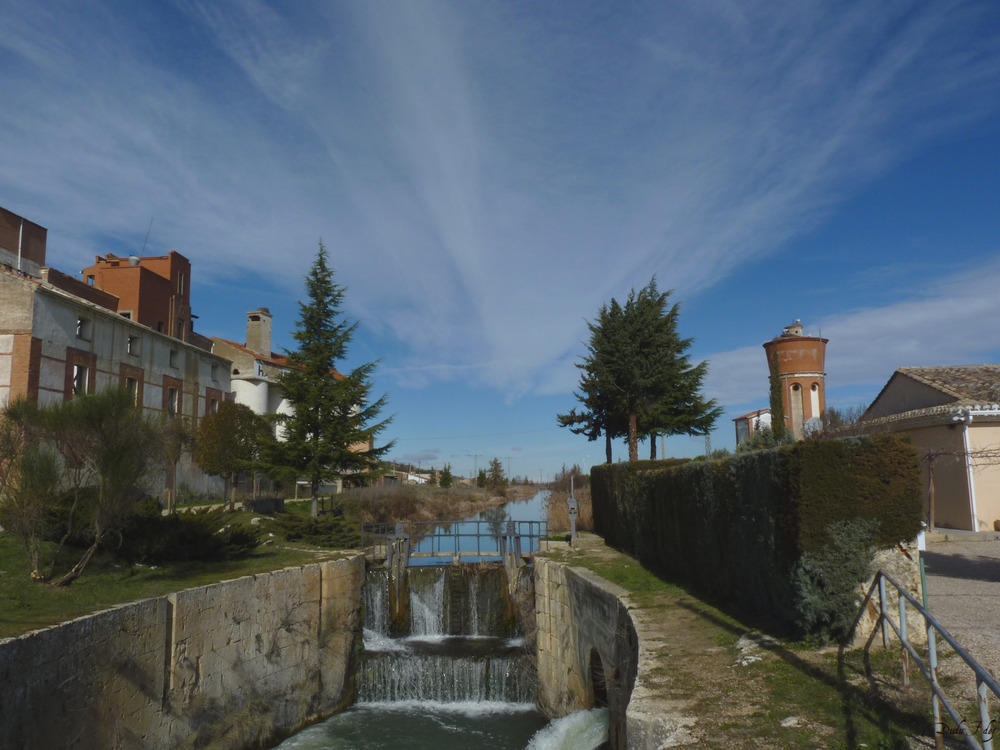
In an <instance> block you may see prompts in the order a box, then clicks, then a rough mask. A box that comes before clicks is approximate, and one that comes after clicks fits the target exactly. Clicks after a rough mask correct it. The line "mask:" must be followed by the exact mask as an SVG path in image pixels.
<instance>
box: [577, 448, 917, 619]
mask: <svg viewBox="0 0 1000 750" xmlns="http://www.w3.org/2000/svg"><path fill="white" fill-rule="evenodd" d="M591 496H592V498H593V506H594V524H595V528H596V529H597V531H598V533H600V534H602V535H603V536H604V537H605V539H606V540H607V542H608V543H609V544H611V545H613V546H615V547H618V548H620V549H623V550H625V551H628V552H630V553H631V554H633V555H635V556H636V557H638V558H639V559H640V560H641V561H643V562H644V563H647V564H649V565H652V566H655V567H657V568H659V569H661V570H663V571H664V572H666V573H669V574H670V575H673V576H675V577H677V578H678V579H680V580H683V581H685V582H688V583H690V584H691V585H693V586H695V587H696V588H698V589H700V590H702V591H704V592H706V593H709V594H712V595H716V596H718V597H720V598H724V599H727V600H729V601H732V602H734V603H735V604H737V605H738V606H740V607H741V608H743V609H747V610H750V611H752V612H757V613H761V614H765V615H768V616H772V617H775V618H777V620H778V621H779V622H781V623H784V624H786V625H788V626H791V627H796V628H798V629H800V630H801V623H803V622H804V621H808V620H809V618H808V617H803V615H802V613H801V612H800V611H799V610H800V609H801V607H802V606H803V605H802V599H803V594H802V591H801V590H800V589H801V585H799V586H798V588H797V587H796V586H794V585H793V575H795V571H796V569H797V566H799V564H800V561H801V560H802V557H803V554H805V553H809V554H810V557H811V559H824V558H823V556H822V554H821V553H822V551H823V550H825V549H826V548H827V547H828V546H829V545H830V544H831V538H832V537H831V529H832V528H837V526H836V524H838V523H843V522H850V521H854V520H857V519H862V520H864V519H870V520H872V521H873V522H877V523H873V524H872V525H871V526H872V528H874V529H876V531H875V532H874V533H875V535H876V536H875V545H876V546H878V547H881V548H885V547H890V546H894V545H895V544H896V543H897V542H900V541H908V540H911V539H913V538H915V537H916V535H917V533H918V532H919V530H920V522H921V518H922V504H921V486H920V475H919V471H918V464H917V453H916V450H915V449H914V448H913V446H912V445H911V444H910V443H909V442H908V441H905V440H904V439H902V438H899V437H896V436H892V435H886V436H878V437H872V438H854V439H850V440H807V441H801V442H798V443H795V444H793V445H788V446H782V447H779V448H773V449H771V450H763V451H754V452H750V453H742V454H736V455H734V456H732V457H730V458H725V459H722V460H717V461H677V460H675V461H672V462H666V461H656V462H651V461H646V462H636V463H623V464H604V465H601V466H595V467H593V469H592V470H591ZM817 555H820V557H819V558H816V556H817ZM800 582H801V581H800ZM813 619H815V618H813Z"/></svg>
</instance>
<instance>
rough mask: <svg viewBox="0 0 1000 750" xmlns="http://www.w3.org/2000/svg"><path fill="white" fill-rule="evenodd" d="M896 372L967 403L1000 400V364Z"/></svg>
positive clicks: (915, 368)
mask: <svg viewBox="0 0 1000 750" xmlns="http://www.w3.org/2000/svg"><path fill="white" fill-rule="evenodd" d="M896 372H898V373H900V374H902V375H906V376H907V377H910V378H912V379H913V380H916V381H917V382H918V383H923V384H924V385H927V386H930V387H931V388H934V389H936V390H938V391H941V392H942V393H945V394H947V395H949V396H951V397H953V398H954V399H956V401H958V402H961V403H962V404H963V405H980V404H995V403H998V402H1000V365H946V366H942V367H900V368H899V369H898V370H897V371H896Z"/></svg>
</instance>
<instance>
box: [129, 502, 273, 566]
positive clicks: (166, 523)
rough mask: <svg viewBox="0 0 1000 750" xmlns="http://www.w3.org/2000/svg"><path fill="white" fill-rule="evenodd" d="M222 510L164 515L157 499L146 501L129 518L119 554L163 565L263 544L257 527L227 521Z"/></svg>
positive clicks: (223, 556) (230, 555) (239, 553)
mask: <svg viewBox="0 0 1000 750" xmlns="http://www.w3.org/2000/svg"><path fill="white" fill-rule="evenodd" d="M224 518H225V514H223V512H222V511H221V510H211V511H203V512H191V513H176V514H174V515H170V516H163V515H161V513H160V509H159V505H158V504H157V503H152V502H150V503H145V504H143V505H141V506H140V507H139V508H137V509H136V510H135V511H134V512H133V513H131V514H129V516H128V518H127V519H126V520H125V522H124V524H123V526H122V530H121V534H120V537H119V543H118V545H117V546H115V547H114V548H113V550H112V551H113V552H114V554H115V555H117V556H118V557H120V558H121V559H122V560H124V561H126V562H129V563H144V564H147V565H162V564H164V563H168V562H186V561H192V560H199V561H202V562H214V561H219V560H236V559H240V558H243V557H246V556H247V555H248V554H250V553H251V551H253V550H254V549H255V548H256V547H257V546H258V545H259V544H260V536H261V535H260V532H259V531H258V530H257V529H256V528H255V527H248V526H237V525H225V526H224V525H223V524H224Z"/></svg>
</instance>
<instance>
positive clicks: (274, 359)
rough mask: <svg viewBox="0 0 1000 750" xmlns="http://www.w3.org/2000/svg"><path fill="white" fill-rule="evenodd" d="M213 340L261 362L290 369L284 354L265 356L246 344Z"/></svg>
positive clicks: (272, 353) (218, 339) (214, 338)
mask: <svg viewBox="0 0 1000 750" xmlns="http://www.w3.org/2000/svg"><path fill="white" fill-rule="evenodd" d="M212 340H213V341H221V342H222V343H224V344H228V345H229V346H231V347H233V349H236V350H237V351H241V352H243V353H244V354H248V355H249V356H251V357H253V358H254V359H259V360H260V361H261V362H269V363H270V364H272V365H275V366H276V367H288V357H286V356H285V355H283V354H275V353H274V352H271V356H265V355H263V354H260V353H259V352H255V351H253V350H252V349H248V348H247V347H246V345H245V344H237V343H236V342H235V341H230V340H229V339H220V338H216V337H214V336H213V337H212Z"/></svg>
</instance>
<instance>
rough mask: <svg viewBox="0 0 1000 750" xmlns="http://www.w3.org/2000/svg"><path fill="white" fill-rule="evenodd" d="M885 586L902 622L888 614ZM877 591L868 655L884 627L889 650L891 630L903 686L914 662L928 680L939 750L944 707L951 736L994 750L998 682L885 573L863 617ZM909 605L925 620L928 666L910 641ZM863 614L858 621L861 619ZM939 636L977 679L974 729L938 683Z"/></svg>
mask: <svg viewBox="0 0 1000 750" xmlns="http://www.w3.org/2000/svg"><path fill="white" fill-rule="evenodd" d="M886 585H889V586H892V587H893V588H894V589H896V593H897V595H898V599H899V621H898V622H897V621H895V620H893V619H892V615H891V614H890V611H889V606H888V600H887V599H886ZM876 589H877V590H878V602H879V617H878V620H877V621H876V623H875V627H874V628H873V629H872V633H871V635H870V636H869V638H868V641H867V642H866V643H865V654H866V655H867V654H868V652H869V650H870V649H871V645H872V641H874V639H875V634H876V632H877V631H878V630H879V627H881V630H882V645H883V647H884V648H886V649H888V648H889V631H888V630H887V629H886V624H888V625H889V627H890V628H891V629H892V631H893V632H894V633H895V634H896V637H897V638H898V639H899V642H900V644H901V647H902V648H901V658H902V661H903V685H908V684H909V681H910V659H911V658H912V659H913V661H914V663H915V664H916V665H917V668H918V669H919V670H920V673H921V674H922V675H923V676H924V679H925V680H927V682H928V684H929V685H930V688H931V712H932V714H933V715H934V741H935V744H936V746H937V748H938V750H942V749H943V748H944V735H945V726H944V724H943V723H942V721H941V707H942V706H944V708H945V710H946V711H947V712H948V715H949V716H951V718H952V720H953V721H954V722H955V729H951V730H950V732H951V733H955V732H961V734H962V735H963V736H964V738H965V741H966V744H968V746H969V747H971V748H974V749H975V750H993V735H994V730H995V729H996V728H997V726H998V720H997V719H991V718H990V710H989V700H988V698H989V694H990V693H993V696H994V698H996V699H998V700H1000V685H998V684H997V681H996V680H995V679H994V678H993V677H992V676H991V675H990V674H989V673H988V672H987V671H986V670H985V669H984V668H983V666H982V665H981V664H980V663H979V662H977V661H976V660H975V659H973V658H972V657H971V656H970V655H969V654H968V653H967V652H966V650H965V649H964V648H962V647H961V646H960V645H959V643H958V641H956V640H955V638H954V637H953V636H952V635H951V633H949V632H948V631H947V630H945V628H944V627H943V626H942V625H941V623H939V622H938V621H937V620H936V619H935V618H934V616H933V615H932V614H931V613H930V612H928V611H927V609H926V608H925V607H923V606H922V605H921V604H920V603H919V602H918V601H917V600H916V599H914V598H913V596H912V595H911V594H910V593H909V592H908V591H906V590H905V589H904V588H903V587H902V586H900V585H899V584H898V583H896V581H894V580H893V579H892V578H890V577H889V576H888V575H887V574H886V573H885V572H883V571H881V570H880V571H879V572H878V573H877V574H876V575H875V580H874V581H873V582H872V585H871V587H870V588H869V589H868V594H867V595H866V596H865V600H864V602H863V603H862V605H861V613H864V612H865V609H866V607H867V605H868V602H869V601H871V600H872V598H873V596H872V595H873V594H874V592H875V591H876ZM907 602H909V603H910V604H911V605H912V606H913V608H914V609H916V610H917V612H918V613H919V614H920V616H921V617H923V620H924V628H925V629H926V631H927V663H926V664H925V663H924V661H923V659H921V658H920V655H919V654H918V653H917V651H916V649H914V647H913V645H912V644H911V643H910V641H909V639H908V638H907V620H906V603H907ZM861 613H859V615H858V617H859V619H860V617H861ZM938 635H940V636H941V638H943V639H944V640H945V641H946V642H947V643H948V645H949V646H951V647H952V648H953V649H954V650H955V653H956V654H958V655H959V656H961V657H962V659H963V660H964V661H965V663H966V664H967V665H968V666H969V668H970V669H972V671H973V673H975V675H976V703H977V705H978V708H979V720H978V722H977V723H976V724H974V725H973V728H970V727H969V724H968V722H967V721H966V719H965V718H964V717H962V716H961V715H960V714H959V712H958V710H957V709H956V708H955V706H954V705H952V702H951V701H949V700H948V697H947V696H946V695H945V693H944V690H942V688H941V683H940V682H938V660H937V637H938ZM973 729H975V730H976V733H978V734H979V738H978V739H977V738H976V733H974V732H973Z"/></svg>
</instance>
